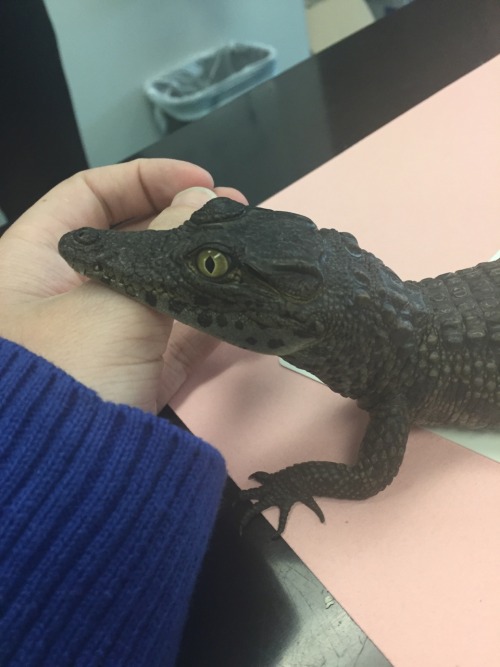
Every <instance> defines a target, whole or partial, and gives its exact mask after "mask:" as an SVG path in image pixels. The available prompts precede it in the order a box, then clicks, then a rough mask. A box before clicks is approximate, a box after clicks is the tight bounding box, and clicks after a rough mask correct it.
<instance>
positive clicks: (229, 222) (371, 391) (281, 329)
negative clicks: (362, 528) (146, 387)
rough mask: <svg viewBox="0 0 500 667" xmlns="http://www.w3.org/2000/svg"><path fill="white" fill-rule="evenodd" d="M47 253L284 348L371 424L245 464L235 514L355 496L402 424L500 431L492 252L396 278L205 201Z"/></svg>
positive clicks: (309, 236) (391, 463)
mask: <svg viewBox="0 0 500 667" xmlns="http://www.w3.org/2000/svg"><path fill="white" fill-rule="evenodd" d="M60 252H61V254H62V256H63V257H64V258H65V259H66V260H67V261H68V262H69V264H70V265H71V266H72V267H73V268H74V269H75V270H77V271H79V272H80V273H83V274H85V275H87V276H89V277H91V278H93V279H95V280H98V281H100V282H102V283H105V284H106V285H109V286H110V287H111V288H113V289H115V290H117V291H118V292H121V293H124V294H127V295H128V296H130V297H132V298H134V299H136V300H138V301H140V302H142V303H144V304H146V305H149V306H151V307H153V308H155V309H157V310H159V311H161V312H166V313H169V314H170V315H172V316H173V317H175V318H176V319H178V320H180V321H181V322H184V323H186V324H189V325H191V326H194V327H196V328H197V329H200V330H202V331H207V332H208V333H210V334H212V335H214V336H216V337H218V338H221V339H222V340H225V341H228V342H230V343H233V344H235V345H239V346H240V347H243V348H245V349H252V350H255V351H257V352H262V353H264V354H276V355H280V356H283V357H284V358H285V359H286V360H288V361H290V362H291V363H293V364H295V365H296V366H299V367H301V368H304V369H305V370H308V371H310V372H311V373H314V374H315V375H317V376H318V377H319V378H320V379H321V380H323V382H325V384H327V385H328V386H329V387H330V388H331V389H332V390H333V391H335V392H338V393H340V394H342V395H343V396H347V397H349V398H353V399H355V400H357V401H358V403H359V405H360V406H361V407H362V408H363V409H365V410H367V411H368V413H369V415H370V421H369V424H368V427H367V430H366V433H365V435H364V438H363V440H362V442H361V445H360V451H359V457H358V462H357V463H356V464H355V465H353V466H348V465H344V464H340V463H333V462H326V461H324V462H318V461H310V462H306V463H299V464H297V465H293V466H290V467H288V468H285V469H283V470H279V471H278V472H275V473H264V472H259V473H255V474H254V475H253V476H252V477H253V478H254V479H256V480H257V481H258V482H260V484H261V485H260V486H259V487H257V488H252V489H248V490H245V491H243V492H242V497H243V498H248V499H251V500H254V501H256V502H255V503H254V504H253V506H252V508H251V509H250V510H249V511H248V512H247V514H246V515H245V517H244V519H243V523H248V521H249V520H250V519H251V518H252V517H253V516H255V515H256V514H258V513H259V512H261V511H262V510H264V509H266V508H268V507H270V506H272V505H277V506H278V507H279V508H280V519H279V525H278V532H279V533H281V532H282V531H283V530H284V528H285V524H286V520H287V517H288V513H289V511H290V508H291V507H292V505H293V504H294V503H295V502H297V501H301V502H303V503H305V504H306V505H307V506H308V507H310V508H311V509H312V510H313V511H314V512H315V513H316V514H317V515H318V516H319V518H320V519H321V520H322V521H323V520H324V517H323V513H322V512H321V510H320V508H319V507H318V505H317V503H316V501H315V500H314V496H327V497H334V498H350V499H363V498H368V497H370V496H372V495H374V494H376V493H378V492H379V491H381V490H382V489H384V488H385V487H386V486H387V485H388V484H390V483H391V481H392V480H393V479H394V477H395V476H396V474H397V472H398V470H399V467H400V465H401V462H402V460H403V456H404V452H405V447H406V442H407V439H408V433H409V431H410V428H411V426H412V425H413V424H434V425H436V424H441V425H444V424H447V425H455V426H459V427H464V428H471V429H498V428H500V260H497V261H495V262H487V263H483V264H479V265H478V266H476V267H474V268H471V269H464V270H462V271H457V272H456V273H448V274H445V275H442V276H438V277H437V278H428V279H425V280H422V281H420V282H414V281H406V282H403V281H402V280H400V279H399V278H398V276H396V274H394V273H393V272H392V271H391V270H390V269H388V268H387V267H386V266H385V265H384V264H383V263H382V262H381V261H380V260H378V259H377V258H376V257H374V256H373V255H372V254H370V253H368V252H366V251H364V250H362V249H361V248H360V247H359V246H358V244H357V242H356V239H355V238H354V237H353V236H351V235H350V234H347V233H342V232H337V231H335V230H328V229H321V230H318V229H317V228H316V226H315V225H314V223H312V222H311V221H310V220H308V219H307V218H304V217H302V216H298V215H295V214H292V213H283V212H275V211H269V210H265V209H259V208H250V207H245V206H243V205H241V204H237V203H235V202H232V201H231V200H228V199H222V198H220V199H214V200H212V201H210V202H209V203H208V204H206V205H205V206H204V207H203V208H202V209H200V211H197V212H196V213H195V214H194V215H193V216H192V217H191V219H190V220H189V221H187V222H186V223H185V224H184V225H182V226H181V227H179V228H177V229H174V230H169V231H143V232H130V233H128V234H127V233H119V232H115V231H98V230H95V229H82V230H78V231H76V232H71V233H70V234H67V235H65V236H64V237H63V238H62V239H61V242H60Z"/></svg>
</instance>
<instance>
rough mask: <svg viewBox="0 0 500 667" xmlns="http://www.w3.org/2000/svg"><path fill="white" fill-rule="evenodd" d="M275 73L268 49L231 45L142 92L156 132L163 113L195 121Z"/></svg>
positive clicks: (161, 77)
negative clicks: (155, 125)
mask: <svg viewBox="0 0 500 667" xmlns="http://www.w3.org/2000/svg"><path fill="white" fill-rule="evenodd" d="M275 70H276V50H275V49H274V48H273V47H272V46H266V45H264V44H258V43H242V42H231V43H229V44H227V45H225V46H223V47H222V48H218V49H214V50H211V51H205V52H203V53H200V54H198V55H197V56H196V57H195V58H194V59H192V60H190V61H189V62H187V63H185V64H184V65H182V66H181V67H179V68H178V69H175V70H173V71H171V72H164V73H161V74H159V75H157V76H155V77H153V78H151V79H149V80H148V81H147V82H146V84H145V87H144V90H145V93H146V96H147V97H148V99H149V100H150V101H151V102H152V104H153V110H154V112H155V118H156V121H157V122H158V124H159V125H160V129H162V130H165V125H166V119H165V115H164V114H165V113H167V114H169V115H170V116H172V117H173V118H175V119H176V120H180V121H184V122H189V121H193V120H198V119H199V118H202V117H203V116H206V115H207V114H208V113H209V112H210V111H212V110H213V109H217V108H218V107H220V106H222V105H223V104H226V103H227V102H230V101H231V100H233V99H234V98H235V97H238V95H241V94H242V93H244V92H246V91H248V90H250V89H251V88H253V87H254V86H256V85H257V84H259V83H261V82H262V81H265V80H266V79H268V78H270V77H271V76H272V75H273V74H274V72H275Z"/></svg>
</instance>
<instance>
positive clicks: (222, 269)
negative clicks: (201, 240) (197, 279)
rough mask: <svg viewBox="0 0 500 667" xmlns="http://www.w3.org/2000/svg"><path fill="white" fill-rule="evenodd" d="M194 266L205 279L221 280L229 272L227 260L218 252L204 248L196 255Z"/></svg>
mask: <svg viewBox="0 0 500 667" xmlns="http://www.w3.org/2000/svg"><path fill="white" fill-rule="evenodd" d="M196 266H197V267H198V271H199V272H200V273H201V274H202V275H204V276H206V277H207V278H221V277H222V276H224V275H225V274H226V273H227V272H228V271H229V260H228V259H227V257H226V256H225V255H224V254H223V253H222V252H221V251H220V250H213V249H212V248H205V249H204V250H201V251H200V252H199V253H198V257H197V258H196Z"/></svg>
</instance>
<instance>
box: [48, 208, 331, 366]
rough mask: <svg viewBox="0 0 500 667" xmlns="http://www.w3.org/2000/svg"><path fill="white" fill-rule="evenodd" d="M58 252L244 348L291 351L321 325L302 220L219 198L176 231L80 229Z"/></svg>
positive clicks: (306, 224)
mask: <svg viewBox="0 0 500 667" xmlns="http://www.w3.org/2000/svg"><path fill="white" fill-rule="evenodd" d="M59 251H60V253H61V255H62V256H63V257H64V258H65V259H66V261H67V262H68V263H69V264H70V265H71V266H72V267H73V268H74V269H75V270H76V271H78V272H80V273H82V274H84V275H86V276H89V277H90V278H93V279H94V280H98V281H99V282H102V283H105V284H106V285H109V286H110V287H111V288H113V289H114V290H116V291H118V292H121V293H123V294H126V295H128V296H130V297H132V298H134V299H136V300H138V301H140V302H141V303H144V304H146V305H148V306H150V307H152V308H154V309H156V310H158V311H160V312H164V313H168V314H169V315H171V316H172V317H174V318H176V319H177V320H179V321H181V322H184V323H186V324H189V325H191V326H193V327H195V328H197V329H200V330H202V331H206V332H207V333H210V334H211V335H214V336H216V337H217V338H220V339H222V340H225V341H227V342H229V343H233V344H235V345H238V346H240V347H243V348H246V349H252V350H256V351H258V352H263V353H267V354H279V355H284V354H291V353H294V352H296V351H298V350H301V349H303V348H304V347H306V346H308V345H310V344H312V343H315V342H317V341H318V340H320V339H321V338H322V337H323V335H324V333H325V329H326V327H327V319H325V318H327V312H328V309H327V308H325V307H324V303H323V300H324V261H325V252H324V241H323V237H322V236H321V234H320V233H319V232H318V229H317V228H316V226H315V225H314V223H313V222H312V221H311V220H309V219H308V218H305V217H303V216H300V215H295V214H292V213H282V212H276V211H270V210H266V209H262V208H252V207H247V206H243V205H242V204H239V203H236V202H234V201H232V200H230V199H225V198H217V199H213V200H211V201H209V202H208V203H207V204H206V205H205V206H204V207H203V208H201V209H200V210H199V211H196V212H195V213H194V214H193V215H192V216H191V218H190V219H189V220H188V221H187V222H185V223H184V224H183V225H182V226H180V227H178V228H176V229H172V230H167V231H153V230H147V231H140V232H117V231H113V230H97V229H94V228H83V229H80V230H76V231H74V232H70V233H68V234H65V235H64V236H63V237H62V239H61V241H60V243H59Z"/></svg>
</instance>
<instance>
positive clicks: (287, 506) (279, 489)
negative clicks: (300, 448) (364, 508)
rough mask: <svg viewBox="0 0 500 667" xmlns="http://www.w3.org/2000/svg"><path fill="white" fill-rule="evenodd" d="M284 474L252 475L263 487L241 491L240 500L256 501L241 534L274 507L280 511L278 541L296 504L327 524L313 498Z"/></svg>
mask: <svg viewBox="0 0 500 667" xmlns="http://www.w3.org/2000/svg"><path fill="white" fill-rule="evenodd" d="M283 472H284V471H279V472H278V473H268V472H262V471H258V472H255V473H253V475H250V479H253V480H255V481H256V482H259V483H260V484H261V486H258V487H255V488H251V489H244V490H242V491H240V498H241V499H242V500H253V501H256V502H255V503H254V504H253V505H252V507H250V508H249V509H248V510H247V511H246V512H245V514H244V515H243V518H242V520H241V524H240V534H241V532H242V530H243V528H244V527H245V526H247V525H248V524H249V523H250V521H251V520H252V519H253V518H254V517H256V516H257V515H258V514H260V513H261V512H263V511H264V510H266V509H268V508H269V507H272V506H273V505H274V506H276V507H278V508H279V511H280V515H279V520H278V528H277V535H276V538H274V539H277V538H278V537H279V536H280V535H281V534H282V533H283V531H284V530H285V526H286V522H287V519H288V515H289V513H290V510H291V508H292V506H293V505H294V504H295V503H296V502H301V503H303V504H304V505H305V506H306V507H308V508H309V509H310V510H311V511H312V512H314V513H315V514H316V516H317V517H318V519H319V520H320V521H321V523H324V522H325V515H324V514H323V512H322V511H321V508H320V507H319V505H318V503H317V502H316V501H315V500H314V498H313V496H312V495H310V494H308V493H306V492H305V489H301V488H300V487H298V486H297V485H296V484H294V482H293V480H290V479H287V477H286V475H283ZM280 473H281V474H280Z"/></svg>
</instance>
